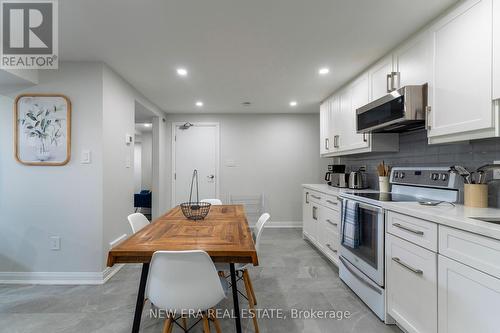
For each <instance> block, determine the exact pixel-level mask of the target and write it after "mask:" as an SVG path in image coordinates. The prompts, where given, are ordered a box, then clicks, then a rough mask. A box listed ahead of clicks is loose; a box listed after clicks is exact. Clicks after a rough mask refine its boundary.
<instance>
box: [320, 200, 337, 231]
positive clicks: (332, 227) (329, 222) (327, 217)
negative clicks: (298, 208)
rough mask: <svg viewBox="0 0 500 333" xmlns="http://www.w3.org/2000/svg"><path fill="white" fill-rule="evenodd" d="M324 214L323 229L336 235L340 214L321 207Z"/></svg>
mask: <svg viewBox="0 0 500 333" xmlns="http://www.w3.org/2000/svg"><path fill="white" fill-rule="evenodd" d="M323 209H324V214H323V216H322V217H323V219H324V223H325V229H326V230H327V231H331V232H333V233H336V234H337V235H338V233H339V228H340V215H339V212H338V211H336V210H333V209H329V208H326V207H325V208H323Z"/></svg>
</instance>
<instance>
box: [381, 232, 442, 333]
mask: <svg viewBox="0 0 500 333" xmlns="http://www.w3.org/2000/svg"><path fill="white" fill-rule="evenodd" d="M386 263H387V281H386V282H387V284H386V291H387V311H388V313H389V314H390V315H391V316H392V317H393V318H394V319H395V320H396V321H397V322H398V324H399V325H400V326H402V327H403V328H404V329H405V330H406V331H408V332H412V333H417V332H437V325H438V318H437V303H438V301H437V254H436V253H434V252H432V251H429V250H426V249H424V248H422V247H419V246H416V245H414V244H412V243H410V242H408V241H405V240H403V239H400V238H398V237H395V236H392V235H387V242H386Z"/></svg>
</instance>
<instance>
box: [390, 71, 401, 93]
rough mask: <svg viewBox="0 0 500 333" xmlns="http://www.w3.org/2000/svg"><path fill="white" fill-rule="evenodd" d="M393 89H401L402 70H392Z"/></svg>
mask: <svg viewBox="0 0 500 333" xmlns="http://www.w3.org/2000/svg"><path fill="white" fill-rule="evenodd" d="M391 76H392V80H391V81H392V90H393V91H394V90H396V89H399V88H400V87H399V86H400V83H401V73H400V72H392V75H391Z"/></svg>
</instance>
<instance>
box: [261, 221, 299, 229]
mask: <svg viewBox="0 0 500 333" xmlns="http://www.w3.org/2000/svg"><path fill="white" fill-rule="evenodd" d="M266 228H302V221H269V222H268V223H267V224H266Z"/></svg>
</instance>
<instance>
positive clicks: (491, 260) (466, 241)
mask: <svg viewBox="0 0 500 333" xmlns="http://www.w3.org/2000/svg"><path fill="white" fill-rule="evenodd" d="M439 253H440V254H442V255H444V256H446V257H448V258H451V259H455V260H457V261H459V262H462V263H464V264H466V265H469V266H471V267H474V268H476V269H478V270H480V271H483V272H485V273H488V274H491V275H493V276H496V277H500V241H498V240H495V239H491V238H488V237H484V236H480V235H476V234H473V233H470V232H465V231H462V230H458V229H453V228H448V227H444V226H440V227H439Z"/></svg>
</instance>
